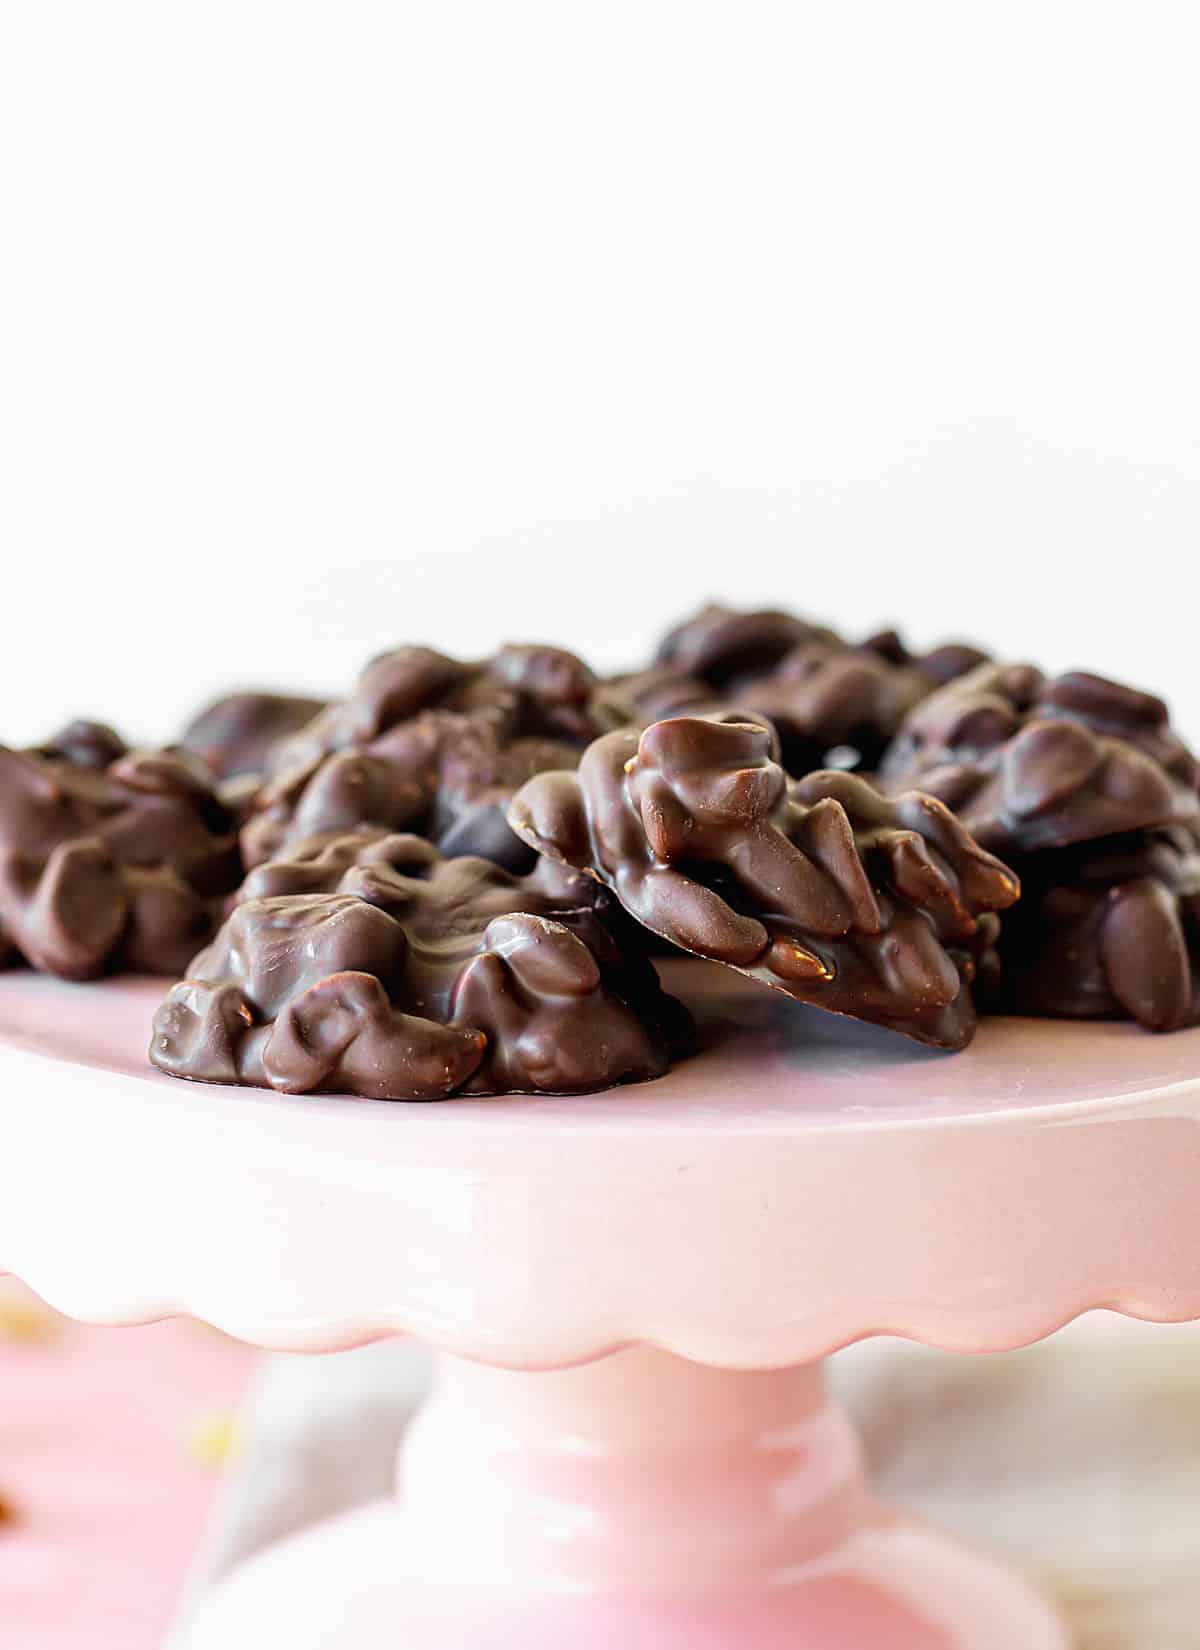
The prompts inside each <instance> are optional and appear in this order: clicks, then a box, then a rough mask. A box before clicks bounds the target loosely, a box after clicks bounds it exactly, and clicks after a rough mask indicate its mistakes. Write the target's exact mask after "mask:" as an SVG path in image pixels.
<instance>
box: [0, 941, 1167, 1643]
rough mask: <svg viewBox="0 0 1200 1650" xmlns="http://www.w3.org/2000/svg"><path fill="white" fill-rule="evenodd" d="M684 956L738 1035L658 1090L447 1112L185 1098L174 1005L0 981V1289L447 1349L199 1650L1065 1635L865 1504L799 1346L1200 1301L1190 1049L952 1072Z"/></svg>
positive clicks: (1018, 1599)
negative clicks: (391, 1461) (371, 1502)
mask: <svg viewBox="0 0 1200 1650" xmlns="http://www.w3.org/2000/svg"><path fill="white" fill-rule="evenodd" d="M679 966H680V967H682V968H683V969H685V970H687V971H688V987H687V989H688V995H689V998H690V1000H692V1002H693V1003H696V1004H698V1005H699V1009H700V1017H701V1021H702V1025H703V1026H704V1028H705V1030H706V1033H709V1032H711V1031H712V1030H713V1028H714V1027H716V1026H718V1025H723V1026H724V1029H725V1032H726V1035H725V1037H724V1038H723V1039H722V1040H721V1041H720V1042H719V1043H718V1044H717V1046H715V1047H713V1048H712V1050H711V1051H710V1052H708V1053H706V1054H703V1055H701V1056H699V1057H698V1058H696V1059H694V1060H692V1061H689V1062H687V1063H685V1064H683V1065H681V1066H679V1067H678V1068H677V1069H676V1070H675V1071H674V1072H673V1073H672V1074H671V1075H670V1076H668V1077H667V1078H665V1079H663V1080H662V1081H660V1082H658V1083H653V1084H649V1085H644V1086H641V1087H634V1088H627V1089H622V1090H617V1091H613V1092H610V1093H607V1094H603V1095H598V1096H594V1097H590V1098H585V1099H563V1100H522V1099H516V1100H479V1101H453V1102H450V1103H448V1104H444V1105H431V1106H415V1105H409V1106H406V1105H380V1104H372V1103H362V1102H357V1103H356V1102H353V1101H349V1100H339V1099H284V1098H280V1097H278V1096H275V1095H272V1094H267V1093H263V1092H259V1091H252V1090H235V1089H221V1088H215V1087H209V1086H201V1085H194V1086H188V1085H184V1084H181V1083H178V1082H175V1081H172V1080H170V1079H167V1078H164V1077H160V1076H158V1075H157V1074H155V1073H154V1072H153V1071H152V1070H151V1069H150V1068H149V1067H148V1066H147V1065H146V1064H145V1060H144V1054H143V1049H144V1046H145V1043H146V1036H147V1023H148V1017H149V1013H150V1010H151V1007H152V1005H153V1004H154V1003H155V1002H156V1001H157V999H158V997H159V996H160V994H161V990H162V987H161V984H160V983H133V984H130V983H126V982H114V983H110V984H101V985H92V986H69V985H63V984H60V983H57V982H55V981H52V980H48V979H45V978H40V977H37V976H33V975H19V974H13V975H10V976H7V977H5V978H4V979H3V980H0V1072H2V1075H3V1084H2V1087H0V1143H2V1150H3V1164H4V1193H3V1197H2V1198H0V1264H2V1265H3V1266H5V1267H6V1268H7V1269H9V1270H11V1271H13V1272H16V1273H18V1274H19V1275H20V1276H22V1277H23V1278H25V1279H26V1281H27V1282H28V1283H30V1284H31V1285H32V1286H33V1287H34V1288H35V1289H37V1290H38V1291H39V1292H40V1293H41V1294H42V1295H43V1296H45V1297H46V1299H48V1300H49V1301H50V1302H52V1303H53V1304H54V1305H55V1306H57V1307H59V1308H60V1309H62V1310H63V1311H65V1312H68V1313H70V1314H73V1315H74V1316H76V1317H80V1318H85V1319H100V1320H105V1321H142V1320H147V1319H151V1318H156V1317H160V1316H163V1315H166V1314H170V1313H177V1312H186V1313H191V1314H193V1315H195V1316H197V1317H200V1318H205V1319H207V1320H209V1321H210V1322H212V1323H213V1324H216V1325H218V1326H220V1327H221V1328H223V1329H225V1330H227V1331H229V1332H230V1333H231V1334H233V1335H236V1336H240V1337H241V1338H242V1339H244V1340H247V1341H251V1342H255V1343H257V1344H258V1345H261V1346H266V1347H282V1348H292V1349H297V1350H302V1351H321V1350H326V1349H332V1348H336V1347H342V1346H348V1345H351V1344H353V1343H356V1342H362V1341H364V1340H367V1339H370V1338H372V1337H375V1336H380V1335H384V1334H388V1333H392V1332H397V1331H403V1332H406V1333H409V1334H413V1335H417V1336H420V1337H421V1338H422V1339H424V1340H426V1341H428V1342H430V1343H431V1344H432V1345H434V1346H435V1347H437V1348H438V1349H439V1351H440V1352H441V1354H442V1369H441V1374H440V1380H439V1382H438V1384H437V1386H436V1388H435V1392H434V1396H433V1397H432V1399H431V1400H430V1401H429V1402H428V1403H427V1404H426V1406H425V1408H424V1410H423V1412H422V1413H421V1414H420V1415H419V1416H418V1418H417V1420H416V1421H415V1422H414V1424H413V1426H412V1428H411V1431H410V1434H409V1437H408V1440H407V1443H406V1445H405V1449H404V1452H403V1458H402V1463H401V1475H400V1476H401V1493H400V1496H399V1498H398V1500H397V1501H396V1502H395V1503H394V1504H388V1505H383V1506H377V1507H371V1508H369V1509H367V1510H366V1511H363V1512H359V1513H356V1514H354V1515H353V1516H351V1517H345V1518H341V1519H338V1520H337V1521H336V1522H334V1523H332V1524H327V1525H324V1526H319V1527H317V1528H315V1529H312V1530H310V1531H309V1532H307V1533H305V1534H302V1535H300V1536H298V1537H294V1538H292V1539H291V1540H289V1541H287V1542H285V1543H283V1544H281V1545H280V1546H278V1547H276V1548H274V1549H272V1550H270V1551H268V1552H267V1553H266V1554H265V1555H263V1556H262V1557H260V1558H257V1559H255V1560H253V1561H252V1562H250V1563H248V1564H247V1565H245V1566H243V1568H242V1569H241V1570H240V1571H238V1572H235V1574H234V1575H233V1576H232V1577H231V1578H230V1579H229V1580H228V1581H227V1582H226V1583H225V1584H224V1585H223V1586H222V1587H221V1588H220V1589H218V1590H217V1592H216V1593H214V1594H213V1595H212V1598H211V1601H210V1602H209V1603H208V1604H207V1605H206V1606H205V1608H204V1609H203V1611H202V1612H201V1615H200V1617H199V1619H198V1620H197V1621H196V1623H195V1625H194V1627H193V1629H192V1631H191V1633H190V1636H189V1638H188V1641H187V1643H188V1650H263V1647H267V1646H270V1647H272V1650H274V1647H275V1646H279V1645H286V1646H287V1647H288V1650H318V1647H320V1650H329V1647H331V1646H334V1645H336V1646H338V1647H339V1650H385V1647H386V1650H402V1647H403V1650H498V1647H500V1646H503V1647H504V1650H549V1647H551V1646H553V1647H555V1650H563V1647H567V1646H570V1647H571V1650H601V1647H603V1650H735V1647H736V1650H1062V1647H1063V1646H1065V1644H1066V1642H1067V1641H1066V1638H1065V1636H1064V1633H1063V1630H1062V1628H1061V1626H1060V1625H1059V1624H1058V1623H1057V1622H1056V1620H1055V1618H1054V1616H1053V1615H1052V1613H1051V1612H1050V1611H1049V1610H1048V1608H1047V1607H1046V1606H1045V1605H1044V1604H1043V1603H1042V1602H1040V1600H1038V1599H1037V1598H1036V1597H1035V1596H1034V1595H1033V1594H1032V1593H1031V1592H1030V1591H1028V1590H1027V1589H1026V1587H1025V1586H1024V1585H1023V1584H1022V1583H1021V1582H1019V1581H1018V1580H1017V1579H1015V1578H1014V1577H1012V1576H1010V1575H1009V1574H1007V1573H1006V1572H1005V1571H1004V1570H1003V1569H1002V1568H1000V1567H999V1566H998V1565H996V1564H994V1563H993V1562H991V1561H990V1560H987V1559H984V1558H981V1557H977V1556H975V1555H974V1554H972V1553H970V1552H968V1551H967V1550H965V1549H964V1548H962V1547H960V1546H959V1545H958V1544H957V1543H956V1542H955V1541H953V1540H951V1539H949V1538H948V1537H946V1536H944V1535H941V1534H939V1533H936V1532H935V1531H933V1530H930V1529H927V1528H925V1527H924V1526H922V1525H920V1524H918V1523H916V1522H914V1521H913V1520H912V1519H910V1518H908V1517H906V1516H904V1515H903V1514H902V1513H899V1512H896V1511H892V1510H885V1509H883V1508H882V1507H880V1506H879V1505H878V1504H877V1503H876V1502H875V1501H873V1500H872V1498H871V1496H870V1494H869V1493H868V1490H867V1487H866V1484H865V1482H864V1478H863V1474H862V1467H861V1460H860V1455H859V1450H858V1445H857V1443H856V1440H855V1437H854V1435H853V1433H852V1431H851V1430H850V1428H849V1426H848V1424H847V1422H846V1420H845V1419H844V1417H843V1416H842V1415H841V1414H840V1413H839V1412H838V1411H837V1410H836V1409H835V1408H833V1407H831V1406H830V1404H829V1403H828V1401H827V1399H826V1397H825V1392H824V1386H823V1382H822V1375H821V1360H822V1359H823V1358H824V1357H825V1356H826V1355H827V1354H829V1353H831V1352H833V1351H835V1350H836V1349H837V1348H839V1347H841V1346H844V1345H845V1344H846V1343H847V1342H849V1341H852V1340H854V1339H856V1338H858V1337H861V1336H863V1335H867V1334H870V1333H873V1332H888V1333H892V1334H899V1335H906V1336H910V1337H912V1338H914V1339H916V1340H920V1341H924V1342H927V1343H932V1344H934V1345H938V1346H943V1347H951V1348H958V1349H960V1350H962V1351H972V1352H986V1351H990V1350H999V1349H1002V1348H1008V1347H1015V1346H1017V1345H1020V1344H1024V1343H1026V1342H1030V1341H1033V1340H1035V1339H1037V1338H1038V1337H1040V1336H1043V1335H1046V1334H1049V1333H1050V1332H1051V1331H1052V1330H1054V1329H1055V1328H1057V1327H1058V1326H1059V1325H1061V1324H1062V1323H1064V1322H1065V1321H1066V1320H1067V1319H1069V1318H1071V1317H1073V1316H1074V1315H1076V1314H1077V1313H1079V1312H1081V1311H1083V1310H1084V1309H1085V1308H1088V1307H1095V1306H1101V1305H1103V1306H1109V1307H1113V1308H1116V1309H1119V1310H1120V1311H1123V1312H1126V1313H1129V1314H1131V1315H1134V1316H1138V1317H1144V1318H1154V1319H1160V1320H1168V1319H1184V1318H1191V1317H1200V1127H1197V1123H1198V1122H1200V1031H1193V1032H1184V1033H1180V1034H1178V1035H1176V1036H1173V1037H1167V1038H1155V1037H1151V1036H1147V1035H1146V1034H1144V1033H1143V1032H1141V1031H1139V1030H1137V1029H1135V1028H1133V1027H1130V1026H1126V1025H1085V1024H1062V1023H1057V1024H1056V1023H1052V1022H1035V1021H1008V1022H1006V1021H993V1022H990V1023H987V1024H985V1025H984V1027H983V1029H982V1030H981V1032H980V1035H979V1037H978V1039H977V1041H976V1042H975V1044H974V1045H973V1047H972V1048H971V1049H969V1050H968V1051H967V1052H966V1053H965V1054H961V1055H958V1056H954V1057H948V1056H944V1055H937V1054H931V1053H928V1052H926V1051H924V1050H921V1049H918V1048H916V1047H913V1046H909V1045H907V1044H905V1043H903V1042H901V1041H900V1040H899V1039H897V1038H892V1037H888V1036H886V1035H884V1034H876V1033H874V1032H872V1031H871V1030H869V1029H866V1028H864V1027H861V1026H853V1025H849V1024H846V1023H843V1022H839V1021H837V1020H834V1019H832V1018H831V1017H829V1016H822V1015H820V1014H818V1013H815V1012H809V1011H806V1010H803V1009H799V1008H797V1007H796V1006H795V1005H794V1004H792V1003H790V1002H788V1001H786V1000H785V999H783V998H779V997H776V996H774V995H773V994H772V993H770V992H768V991H764V990H763V989H761V988H760V987H758V986H756V985H752V984H749V983H747V982H743V981H741V980H740V979H738V978H736V977H734V976H731V975H726V974H724V973H721V972H720V971H719V970H711V969H709V968H708V967H706V966H705V965H703V964H682V965H679ZM675 983H676V985H677V986H678V984H679V980H678V979H676V981H675Z"/></svg>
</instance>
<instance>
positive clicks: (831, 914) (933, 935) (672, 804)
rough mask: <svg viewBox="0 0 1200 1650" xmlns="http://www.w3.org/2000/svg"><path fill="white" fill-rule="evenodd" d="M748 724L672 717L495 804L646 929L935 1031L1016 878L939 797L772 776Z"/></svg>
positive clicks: (964, 993)
mask: <svg viewBox="0 0 1200 1650" xmlns="http://www.w3.org/2000/svg"><path fill="white" fill-rule="evenodd" d="M776 754H777V746H776V745H775V742H774V736H773V734H772V733H771V731H770V730H769V729H767V728H765V727H763V726H761V725H759V724H753V723H747V722H734V721H721V720H718V719H715V718H712V719H709V718H696V717H677V718H673V719H671V720H667V721H663V722H658V723H656V724H654V725H653V726H651V727H649V728H648V729H646V730H645V732H643V733H642V734H641V735H640V737H639V736H638V735H637V734H636V733H633V732H628V731H625V732H618V733H613V734H609V735H607V736H605V737H603V738H601V739H598V740H597V741H596V742H595V743H594V744H592V745H591V746H589V748H588V750H587V752H586V753H585V755H584V757H583V760H582V762H581V764H580V766H579V770H578V772H577V773H570V772H566V773H550V774H542V775H539V776H538V777H537V778H535V779H532V780H531V781H530V782H529V783H528V784H527V785H526V786H525V787H524V788H523V789H522V790H521V791H520V792H519V793H518V794H517V796H516V798H515V799H514V802H513V805H512V809H511V811H510V814H509V821H510V823H511V824H512V826H513V828H514V830H516V831H517V833H518V834H519V835H520V836H522V837H524V839H525V840H526V841H527V842H529V843H531V844H532V845H533V846H535V847H536V848H538V850H539V851H540V852H542V853H544V854H548V855H550V856H552V857H553V858H556V859H559V860H562V861H564V862H565V863H566V864H568V865H573V866H576V867H579V868H583V869H586V870H588V871H589V872H590V873H591V874H593V875H595V876H598V877H600V878H601V879H603V881H604V882H605V883H606V884H607V885H608V886H609V887H611V888H612V889H613V891H614V892H615V893H616V895H617V898H618V899H619V900H620V901H621V903H622V905H623V906H624V907H625V909H626V910H627V911H629V912H630V913H631V915H633V916H635V917H636V918H637V920H638V921H639V922H641V923H642V924H644V925H645V927H647V928H648V929H650V930H651V931H652V932H653V933H655V934H658V935H659V936H661V937H662V938H664V939H666V940H669V941H671V942H672V943H673V944H675V945H677V946H680V947H682V948H683V949H684V950H686V951H691V952H694V953H696V954H697V955H699V956H704V957H711V958H714V959H716V960H717V961H719V962H723V963H727V964H730V965H731V966H733V967H735V968H738V969H740V970H741V971H743V972H744V973H748V974H751V975H753V976H754V977H755V978H757V979H761V980H764V981H765V982H766V983H768V984H770V985H772V986H774V987H776V988H777V989H779V990H781V991H786V992H788V993H790V994H791V995H792V996H795V997H798V998H800V999H801V1000H803V1001H805V1002H811V1003H815V1004H817V1005H819V1006H822V1007H825V1008H829V1009H833V1010H834V1011H836V1012H838V1013H842V1014H850V1015H853V1016H856V1017H857V1018H860V1019H865V1020H871V1021H875V1022H877V1023H879V1024H881V1025H886V1026H890V1027H891V1028H893V1029H894V1030H897V1031H902V1032H905V1033H906V1034H907V1035H909V1036H911V1037H916V1038H918V1039H919V1040H920V1041H922V1042H927V1043H932V1044H935V1045H937V1046H939V1047H943V1048H961V1047H962V1046H963V1045H964V1044H965V1043H967V1042H968V1041H969V1040H970V1037H971V1035H972V1033H973V1031H974V1026H975V1010H974V1005H973V1002H972V997H971V991H970V984H971V980H972V978H973V977H974V974H975V972H976V969H977V967H978V964H979V961H980V958H981V957H982V956H984V955H985V954H986V953H987V951H988V950H989V949H990V947H991V945H992V943H993V942H994V940H995V936H996V932H997V929H998V926H999V925H998V920H997V918H996V917H995V915H994V913H995V912H997V911H999V910H1002V909H1004V908H1005V907H1007V906H1009V905H1011V904H1012V902H1013V901H1014V900H1015V899H1016V897H1017V894H1018V891H1019V888H1018V883H1017V879H1016V878H1015V877H1014V876H1013V875H1012V873H1011V872H1010V871H1008V869H1007V868H1006V867H1005V866H1003V865H1002V864H1001V863H1000V862H999V860H997V859H994V858H993V857H992V856H991V855H990V854H988V853H985V852H984V851H983V850H982V849H981V848H980V847H979V846H978V845H977V844H976V843H975V842H974V841H973V840H972V838H971V837H970V835H969V834H968V833H967V831H966V830H964V829H963V827H962V826H961V825H960V824H959V822H958V821H957V820H956V819H955V818H954V817H953V815H952V814H951V813H950V812H949V810H948V809H946V808H944V807H943V806H942V805H941V804H940V803H939V802H937V801H934V800H933V799H931V798H929V797H926V796H922V795H919V794H916V793H913V794H910V795H906V796H898V797H894V798H891V799H888V798H885V797H884V796H882V795H881V794H880V793H879V792H878V791H876V790H875V789H874V788H873V787H872V786H871V785H870V784H869V783H868V782H867V781H866V780H864V779H861V778H859V777H857V776H855V775H853V774H846V773H831V772H825V773H814V774H811V775H809V776H808V777H807V778H806V779H803V780H800V781H794V782H789V780H788V777H787V775H786V774H785V773H784V771H783V769H782V768H781V767H780V766H779V763H778V762H777V760H776V759H775V758H776Z"/></svg>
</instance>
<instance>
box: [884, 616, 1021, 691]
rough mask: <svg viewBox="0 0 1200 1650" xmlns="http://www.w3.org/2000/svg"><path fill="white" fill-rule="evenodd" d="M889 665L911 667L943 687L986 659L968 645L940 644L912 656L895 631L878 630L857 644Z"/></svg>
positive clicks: (935, 684) (977, 650) (983, 654)
mask: <svg viewBox="0 0 1200 1650" xmlns="http://www.w3.org/2000/svg"><path fill="white" fill-rule="evenodd" d="M859 646H860V648H861V649H862V651H864V652H867V653H875V654H877V655H878V656H879V657H880V658H881V659H886V660H887V661H888V663H889V664H893V665H912V666H914V667H915V668H916V669H917V670H919V671H920V672H921V674H922V676H926V677H928V679H929V680H930V681H931V682H932V683H933V684H934V686H936V687H944V686H945V685H946V683H947V682H953V681H955V680H956V678H958V677H959V676H965V675H966V674H967V672H968V671H969V670H975V669H976V668H977V667H978V666H979V665H983V664H986V663H987V662H988V658H989V655H988V654H986V653H985V652H984V651H983V650H982V648H978V647H976V646H975V645H974V643H972V642H942V643H941V644H940V645H939V646H937V647H932V648H930V649H929V650H928V651H927V652H925V653H914V652H913V651H912V650H911V648H909V646H908V644H907V643H906V642H905V640H904V638H903V637H902V636H901V635H900V633H899V631H897V630H878V631H876V632H875V634H874V635H873V636H868V637H867V639H866V641H865V642H861V643H860V644H859Z"/></svg>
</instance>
